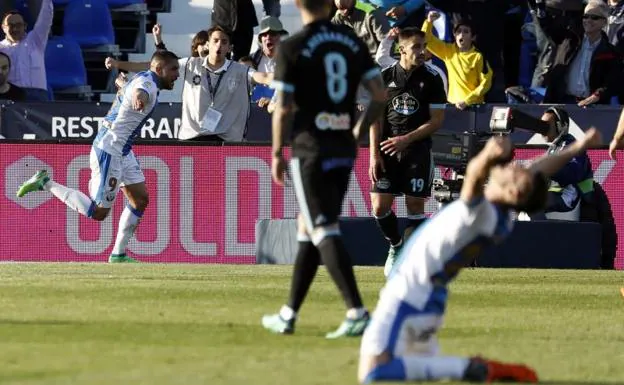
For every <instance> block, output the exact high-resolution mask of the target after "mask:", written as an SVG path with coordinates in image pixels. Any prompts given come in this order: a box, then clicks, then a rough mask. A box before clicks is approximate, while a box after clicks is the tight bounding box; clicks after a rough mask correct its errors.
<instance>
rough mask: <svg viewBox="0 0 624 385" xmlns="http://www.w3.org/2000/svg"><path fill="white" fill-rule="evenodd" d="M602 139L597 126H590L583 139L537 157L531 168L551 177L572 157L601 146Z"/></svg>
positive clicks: (535, 171) (534, 171)
mask: <svg viewBox="0 0 624 385" xmlns="http://www.w3.org/2000/svg"><path fill="white" fill-rule="evenodd" d="M601 141H602V138H601V136H600V132H598V130H596V129H595V128H590V129H589V130H588V131H587V132H586V133H585V136H584V137H583V139H580V140H577V141H575V142H574V143H572V144H571V145H570V146H568V147H566V148H564V149H563V150H561V151H559V152H557V153H554V154H546V155H544V156H542V157H539V158H537V159H535V160H534V161H533V162H532V163H531V165H530V166H529V170H531V171H532V172H533V173H538V172H541V173H542V174H544V175H545V176H546V177H548V178H550V177H551V176H553V175H555V174H556V173H557V171H559V170H560V169H561V168H562V167H564V166H565V165H566V164H567V163H568V162H569V161H570V160H572V158H574V157H576V156H578V155H580V154H581V153H583V151H585V150H587V149H588V148H591V147H596V146H599V145H600V143H601Z"/></svg>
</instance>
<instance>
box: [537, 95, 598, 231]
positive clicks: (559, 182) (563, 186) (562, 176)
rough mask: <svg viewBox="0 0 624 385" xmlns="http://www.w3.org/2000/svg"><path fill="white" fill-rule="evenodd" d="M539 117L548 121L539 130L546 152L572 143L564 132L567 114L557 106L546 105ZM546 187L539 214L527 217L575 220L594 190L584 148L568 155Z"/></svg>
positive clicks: (588, 201) (591, 199)
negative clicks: (545, 201) (545, 129)
mask: <svg viewBox="0 0 624 385" xmlns="http://www.w3.org/2000/svg"><path fill="white" fill-rule="evenodd" d="M541 119H542V121H544V122H546V123H548V126H549V130H548V132H547V133H546V134H543V135H542V136H543V138H544V140H546V141H547V142H548V143H550V146H549V147H548V153H549V154H554V153H557V152H559V151H561V150H562V149H564V148H567V147H569V146H570V144H572V143H574V142H575V141H576V139H575V138H574V136H572V135H570V134H569V133H568V129H569V125H570V118H569V116H568V113H567V112H566V111H565V110H564V109H563V108H559V107H550V108H549V109H547V110H546V112H544V114H543V115H542V118H541ZM551 180H552V182H551V185H550V188H549V190H548V204H547V205H546V209H545V210H544V213H543V214H539V213H528V214H529V216H530V217H531V219H540V218H539V217H542V218H541V219H544V217H546V218H548V219H559V220H568V221H579V220H580V213H581V204H582V203H583V202H587V203H591V202H592V201H593V193H594V174H593V172H592V166H591V161H590V160H589V157H588V156H587V153H586V152H581V153H579V154H578V155H577V156H575V157H574V158H572V159H571V160H570V161H569V162H568V163H567V164H566V165H565V166H564V167H562V168H561V169H560V170H559V171H558V172H557V173H556V174H555V175H553V176H552V178H551Z"/></svg>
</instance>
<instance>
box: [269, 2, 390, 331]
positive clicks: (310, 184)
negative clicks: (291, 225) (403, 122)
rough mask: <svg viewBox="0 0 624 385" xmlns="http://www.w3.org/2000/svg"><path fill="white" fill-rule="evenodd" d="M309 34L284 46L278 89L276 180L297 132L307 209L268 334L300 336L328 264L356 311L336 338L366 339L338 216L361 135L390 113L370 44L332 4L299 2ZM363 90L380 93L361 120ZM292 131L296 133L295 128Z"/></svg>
mask: <svg viewBox="0 0 624 385" xmlns="http://www.w3.org/2000/svg"><path fill="white" fill-rule="evenodd" d="M297 5H298V7H299V8H300V9H301V14H302V19H303V22H304V25H305V26H304V28H303V30H302V31H300V32H299V33H297V34H295V35H293V36H292V37H291V38H289V39H287V40H286V41H284V42H282V43H281V46H280V49H279V51H278V57H277V64H276V70H275V82H274V86H275V88H276V90H277V99H278V101H277V107H276V110H275V112H274V113H273V163H272V171H273V179H274V180H275V182H276V183H278V184H282V183H283V172H284V168H285V163H284V160H283V157H282V153H281V150H282V131H290V129H291V128H292V160H291V165H290V166H291V176H292V181H293V184H294V187H295V193H296V195H297V201H298V203H299V208H300V214H299V225H298V235H297V239H298V242H299V250H298V253H297V257H296V261H295V266H294V272H293V279H292V286H291V292H290V299H289V301H288V304H286V305H284V306H283V307H282V309H281V311H280V312H279V313H278V314H273V315H267V316H264V317H263V319H262V324H263V326H264V327H265V328H267V329H269V330H271V331H273V332H276V333H284V334H288V333H292V332H293V331H294V325H295V318H296V316H297V312H298V310H299V308H300V306H301V304H302V303H303V300H304V298H305V296H306V293H307V291H308V289H309V287H310V284H311V283H312V280H313V279H314V276H315V274H316V271H317V269H318V265H319V263H320V261H321V260H322V261H323V263H324V264H325V266H326V267H327V269H328V271H329V273H330V275H331V277H332V279H333V280H334V282H335V283H336V285H337V286H338V288H339V289H340V292H341V294H342V296H343V299H344V301H345V303H346V306H347V308H348V310H347V317H346V320H345V321H344V322H343V323H342V324H341V325H340V327H339V328H338V330H336V331H335V332H333V333H330V334H328V335H327V337H328V338H336V337H341V336H357V335H361V334H362V332H363V330H364V328H365V327H366V325H367V324H368V320H369V315H368V312H367V311H366V309H365V308H364V306H363V304H362V300H361V298H360V294H359V292H358V288H357V284H356V282H355V277H354V274H353V268H352V266H351V262H350V260H349V255H348V254H347V251H346V249H345V247H344V246H343V244H342V240H341V237H340V229H339V227H338V216H339V214H340V211H341V208H342V200H343V197H344V194H345V192H346V190H347V187H348V184H349V177H350V175H351V169H352V168H353V163H354V160H355V156H356V152H357V147H356V146H357V137H358V133H359V132H360V128H361V127H364V128H368V127H369V126H370V124H371V123H372V121H374V120H376V119H377V118H378V117H379V116H380V115H381V112H382V111H383V106H384V105H385V91H384V87H383V82H382V79H381V74H380V71H379V69H378V68H377V67H376V66H375V64H374V63H373V61H372V59H371V57H370V55H369V53H368V49H367V48H366V45H365V44H364V43H363V42H362V41H361V40H360V39H359V38H358V37H357V36H356V35H355V33H354V32H353V31H352V30H350V29H348V28H347V27H343V26H337V25H333V24H331V22H330V21H329V13H330V9H331V4H330V1H322V0H298V1H297ZM360 83H363V84H364V86H365V87H366V88H367V89H368V90H369V92H371V94H372V102H371V105H370V106H369V108H368V110H367V111H366V112H365V113H364V114H363V115H362V117H361V118H360V120H359V121H358V122H357V123H356V122H355V121H354V112H355V108H356V106H355V98H356V90H357V88H358V86H359V84H360ZM290 126H292V127H290Z"/></svg>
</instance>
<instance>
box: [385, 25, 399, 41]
mask: <svg viewBox="0 0 624 385" xmlns="http://www.w3.org/2000/svg"><path fill="white" fill-rule="evenodd" d="M399 32H401V30H400V29H399V28H398V27H394V28H391V29H390V31H388V35H386V39H388V40H394V39H396V38H397V37H398V36H399Z"/></svg>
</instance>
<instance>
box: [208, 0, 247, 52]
mask: <svg viewBox="0 0 624 385" xmlns="http://www.w3.org/2000/svg"><path fill="white" fill-rule="evenodd" d="M212 25H213V26H217V25H218V26H220V27H222V28H224V29H225V30H227V31H229V33H230V35H231V36H232V41H231V43H232V60H234V61H238V59H240V58H241V57H243V56H247V55H249V51H251V44H252V42H253V36H254V31H253V29H254V27H255V26H257V25H258V18H257V17H256V9H255V8H254V5H253V3H252V2H251V0H214V3H213V5H212Z"/></svg>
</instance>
